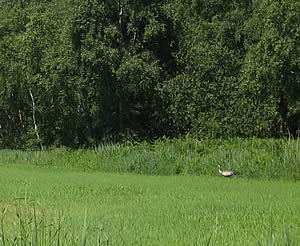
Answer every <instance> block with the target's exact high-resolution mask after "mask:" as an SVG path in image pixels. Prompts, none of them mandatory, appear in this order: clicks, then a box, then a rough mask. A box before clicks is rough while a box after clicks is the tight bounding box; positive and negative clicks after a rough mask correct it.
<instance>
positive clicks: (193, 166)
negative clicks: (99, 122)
mask: <svg viewBox="0 0 300 246" xmlns="http://www.w3.org/2000/svg"><path fill="white" fill-rule="evenodd" d="M0 163H1V164H2V165H3V164H7V165H15V164H19V165H37V166H42V167H43V166H44V167H58V168H62V167H64V168H71V169H81V170H98V171H105V172H119V173H123V172H133V173H140V174H148V175H178V174H179V175H213V176H215V175H218V172H217V165H218V164H220V165H221V166H222V168H224V169H233V170H236V171H238V172H239V176H240V177H247V178H264V179H290V180H299V179H300V143H299V140H280V139H278V140H272V139H269V140H262V139H248V140H243V139H231V140H203V141H198V140H195V139H193V138H190V137H186V138H184V139H180V140H159V141H156V142H155V143H153V144H150V143H148V142H144V143H137V144H132V143H127V144H111V145H109V144H105V145H102V146H99V147H98V148H96V149H94V150H76V151H74V150H68V149H62V148H61V149H53V150H46V151H19V150H16V151H11V150H2V151H0Z"/></svg>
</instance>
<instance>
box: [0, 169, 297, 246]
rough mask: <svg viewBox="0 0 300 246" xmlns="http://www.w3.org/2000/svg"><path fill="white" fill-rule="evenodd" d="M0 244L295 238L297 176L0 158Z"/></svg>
mask: <svg viewBox="0 0 300 246" xmlns="http://www.w3.org/2000/svg"><path fill="white" fill-rule="evenodd" d="M0 187H1V196H0V208H2V215H1V230H0V233H1V238H0V245H239V246H240V245H299V242H300V183H298V182H294V181H288V180H285V181H284V180H281V181H280V180H268V181H267V180H250V179H245V178H241V177H235V178H231V179H226V178H222V177H210V176H201V177H199V176H145V175H136V174H117V173H100V172H91V171H80V170H69V169H65V168H54V167H37V166H26V165H15V164H14V165H1V166H0Z"/></svg>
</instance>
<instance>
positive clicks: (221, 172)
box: [218, 165, 236, 177]
mask: <svg viewBox="0 0 300 246" xmlns="http://www.w3.org/2000/svg"><path fill="white" fill-rule="evenodd" d="M218 167H219V173H220V174H221V175H222V176H223V177H231V176H234V175H236V173H235V172H234V171H231V170H226V171H222V170H221V167H220V165H218Z"/></svg>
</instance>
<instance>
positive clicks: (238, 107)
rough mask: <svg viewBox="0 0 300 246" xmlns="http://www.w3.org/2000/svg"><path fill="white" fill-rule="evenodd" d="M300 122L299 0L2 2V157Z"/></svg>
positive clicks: (250, 133)
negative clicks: (18, 151)
mask: <svg viewBox="0 0 300 246" xmlns="http://www.w3.org/2000/svg"><path fill="white" fill-rule="evenodd" d="M299 125H300V2H299V1H298V0H285V1H282V0H229V1H228V0H184V1H183V0H85V1H83V0H42V1H41V0H39V1H37V0H14V1H4V0H2V1H0V147H2V148H4V147H5V148H24V147H25V148H26V147H32V146H38V147H40V148H43V147H44V146H61V145H64V146H70V147H80V146H92V145H95V144H97V143H99V142H101V141H104V140H107V139H108V140H121V139H124V138H129V137H130V138H138V139H145V138H146V139H153V138H157V137H161V136H171V137H174V136H179V135H182V134H186V133H192V134H195V135H197V136H198V137H210V138H215V137H233V136H239V137H280V136H285V135H287V134H288V133H290V134H294V135H295V134H296V131H297V129H299Z"/></svg>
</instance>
